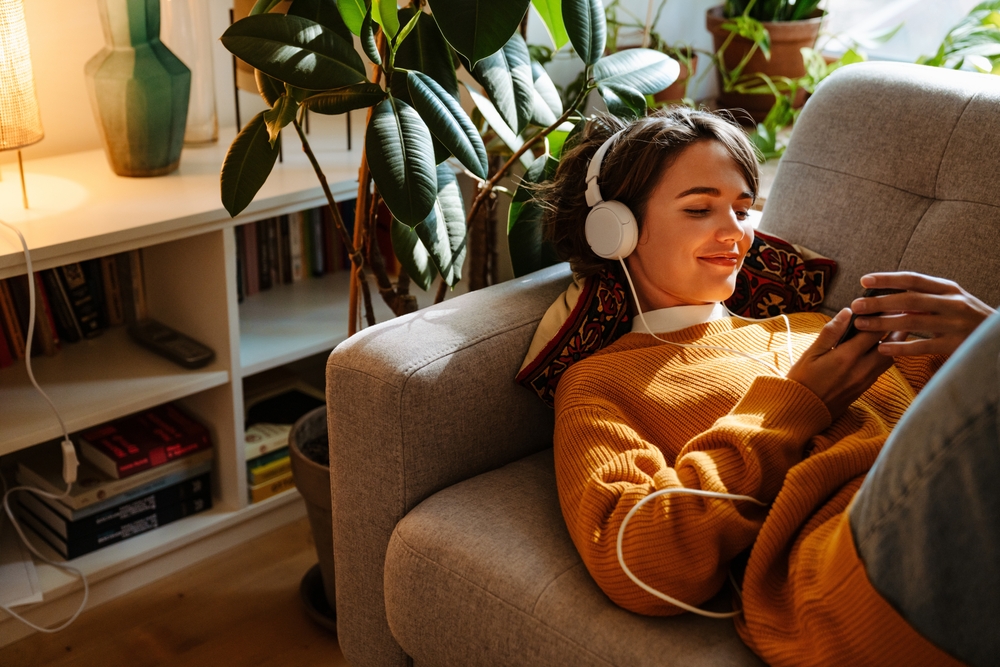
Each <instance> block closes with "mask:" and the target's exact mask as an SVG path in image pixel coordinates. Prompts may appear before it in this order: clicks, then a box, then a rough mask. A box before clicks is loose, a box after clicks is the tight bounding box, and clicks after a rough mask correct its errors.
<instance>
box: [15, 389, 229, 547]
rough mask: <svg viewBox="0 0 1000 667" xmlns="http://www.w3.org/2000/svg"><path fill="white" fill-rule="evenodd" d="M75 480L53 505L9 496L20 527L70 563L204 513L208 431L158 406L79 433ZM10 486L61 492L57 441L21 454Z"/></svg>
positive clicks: (209, 448) (209, 491) (207, 492)
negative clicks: (182, 519)
mask: <svg viewBox="0 0 1000 667" xmlns="http://www.w3.org/2000/svg"><path fill="white" fill-rule="evenodd" d="M77 439H78V441H79V442H78V446H79V453H80V455H81V461H80V468H79V470H78V471H77V481H76V482H75V483H74V484H73V487H72V489H71V490H70V493H69V495H68V496H63V497H61V498H59V499H56V500H53V499H49V498H44V497H41V496H37V495H35V494H32V493H29V492H21V493H18V494H17V495H16V498H17V510H18V515H19V518H20V519H21V521H22V522H23V523H24V524H26V525H27V526H29V527H30V528H31V529H32V530H33V531H34V532H35V533H36V534H37V535H38V536H39V537H41V538H42V539H43V540H44V541H45V542H47V543H48V544H49V546H51V547H52V548H53V549H55V551H57V552H58V553H60V554H61V555H62V556H63V557H65V558H70V559H72V558H76V557H77V556H82V555H84V554H87V553H90V552H92V551H95V550H97V549H100V548H102V547H105V546H108V545H110V544H115V543H116V542H121V541H122V540H125V539H128V538H130V537H133V536H135V535H139V534H141V533H145V532H148V531H150V530H153V529H154V528H157V527H159V526H163V525H166V524H168V523H171V522H173V521H176V520H178V519H181V518H183V517H185V516H189V515H192V514H197V513H198V512H203V511H205V510H207V509H209V508H211V507H212V489H211V469H212V454H213V452H212V443H211V439H210V437H209V433H208V430H207V429H206V428H205V427H204V426H203V425H202V424H200V423H199V422H197V421H195V420H194V419H192V418H191V417H189V416H188V415H187V414H185V413H183V412H182V411H181V410H180V409H179V408H177V406H175V405H172V404H166V405H161V406H157V407H155V408H151V409H149V410H145V411H143V412H139V413H137V414H134V415H130V416H128V417H124V418H122V419H119V420H116V421H113V422H109V423H107V424H102V425H101V426H97V427H94V428H92V429H88V430H86V431H83V432H82V433H80V434H79V437H78V438H77ZM17 481H18V483H19V484H21V485H23V486H32V487H35V488H38V489H40V490H42V491H47V492H49V493H52V494H57V495H58V494H62V493H63V492H64V491H65V490H66V484H65V482H64V481H63V479H62V450H61V447H60V445H59V442H58V441H54V442H50V443H46V444H43V445H39V446H37V447H33V448H32V449H30V450H27V451H26V452H24V453H23V454H22V455H21V457H20V459H19V461H18V467H17Z"/></svg>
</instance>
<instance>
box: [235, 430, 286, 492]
mask: <svg viewBox="0 0 1000 667" xmlns="http://www.w3.org/2000/svg"><path fill="white" fill-rule="evenodd" d="M291 430H292V426H291V424H268V423H263V422H262V423H258V424H254V425H253V426H251V427H249V428H248V429H247V431H246V456H247V489H248V492H249V495H250V502H252V503H257V502H260V501H261V500H264V499H266V498H270V497H271V496H274V495H277V494H279V493H281V492H282V491H285V490H287V489H291V488H293V487H294V486H295V480H294V479H292V461H291V458H290V457H289V454H288V434H289V433H290V432H291Z"/></svg>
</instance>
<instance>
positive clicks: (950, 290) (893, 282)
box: [861, 271, 958, 294]
mask: <svg viewBox="0 0 1000 667" xmlns="http://www.w3.org/2000/svg"><path fill="white" fill-rule="evenodd" d="M861 286H862V287H866V288H876V289H901V290H913V291H916V292H926V293H928V294H954V293H955V292H957V291H958V285H956V284H955V283H954V282H952V281H950V280H945V279H944V278H936V277H934V276H925V275H924V274H922V273H915V272H913V271H895V272H891V273H869V274H866V275H864V276H861Z"/></svg>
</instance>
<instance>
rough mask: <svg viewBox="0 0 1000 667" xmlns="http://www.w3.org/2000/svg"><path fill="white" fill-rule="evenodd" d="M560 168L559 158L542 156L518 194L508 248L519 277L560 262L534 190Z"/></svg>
mask: <svg viewBox="0 0 1000 667" xmlns="http://www.w3.org/2000/svg"><path fill="white" fill-rule="evenodd" d="M558 166H559V161H558V160H556V159H555V158H553V157H551V156H548V155H543V156H541V157H540V158H538V159H537V160H535V161H534V162H533V163H532V164H531V166H530V167H528V170H527V171H526V172H525V173H524V178H522V179H521V183H520V184H519V185H518V186H517V190H516V191H515V192H514V198H513V200H512V201H511V204H510V210H509V212H508V215H507V245H508V247H509V248H510V262H511V266H512V267H513V269H514V275H515V276H517V277H520V276H523V275H526V274H528V273H531V272H532V271H537V270H538V269H543V268H545V267H546V266H551V265H552V264H555V263H557V262H558V261H559V258H558V257H557V256H556V253H555V250H554V248H553V247H552V244H551V243H549V242H548V241H546V240H545V236H544V230H543V226H542V213H543V209H542V207H541V205H539V203H538V201H537V200H536V199H535V195H534V192H533V191H532V189H531V186H533V185H537V184H538V183H542V182H544V181H548V180H551V179H552V178H553V177H554V176H555V173H556V167H558Z"/></svg>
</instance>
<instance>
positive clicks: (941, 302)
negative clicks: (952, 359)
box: [851, 271, 995, 356]
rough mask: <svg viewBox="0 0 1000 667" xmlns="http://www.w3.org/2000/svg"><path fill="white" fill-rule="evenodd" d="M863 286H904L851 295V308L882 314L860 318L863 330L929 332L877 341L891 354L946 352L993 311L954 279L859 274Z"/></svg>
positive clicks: (858, 311)
mask: <svg viewBox="0 0 1000 667" xmlns="http://www.w3.org/2000/svg"><path fill="white" fill-rule="evenodd" d="M861 285H862V286H863V287H865V288H869V287H873V288H880V289H881V288H890V289H901V290H906V291H905V292H901V293H899V294H887V295H885V296H877V297H868V298H861V299H855V300H854V301H853V302H852V303H851V310H852V311H853V312H855V313H858V314H859V315H864V314H866V313H868V314H872V315H875V314H877V313H881V314H882V315H881V317H858V318H857V320H855V325H856V326H857V327H858V329H860V330H861V331H885V332H890V331H918V332H920V333H922V334H926V335H928V336H930V338H919V339H914V340H904V341H891V340H886V341H884V342H882V343H880V344H879V352H880V353H882V354H885V355H889V356H909V355H917V354H945V355H950V354H951V353H952V352H954V351H955V350H956V349H958V346H959V345H961V344H962V343H963V342H965V339H966V338H968V336H969V334H971V333H972V332H973V330H975V328H976V327H978V326H979V324H980V323H981V322H982V321H983V320H985V319H986V318H987V317H989V316H990V315H992V314H993V313H994V312H995V311H994V309H993V308H990V307H989V306H987V305H986V304H985V303H983V302H982V301H980V300H979V299H977V298H976V297H974V296H972V295H971V294H969V293H968V292H966V291H965V290H964V289H962V288H961V287H960V286H959V285H958V284H957V283H955V282H953V281H951V280H945V279H944V278H934V277H932V276H925V275H923V274H920V273H912V272H909V271H902V272H898V273H869V274H868V275H865V276H862V278H861Z"/></svg>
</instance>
